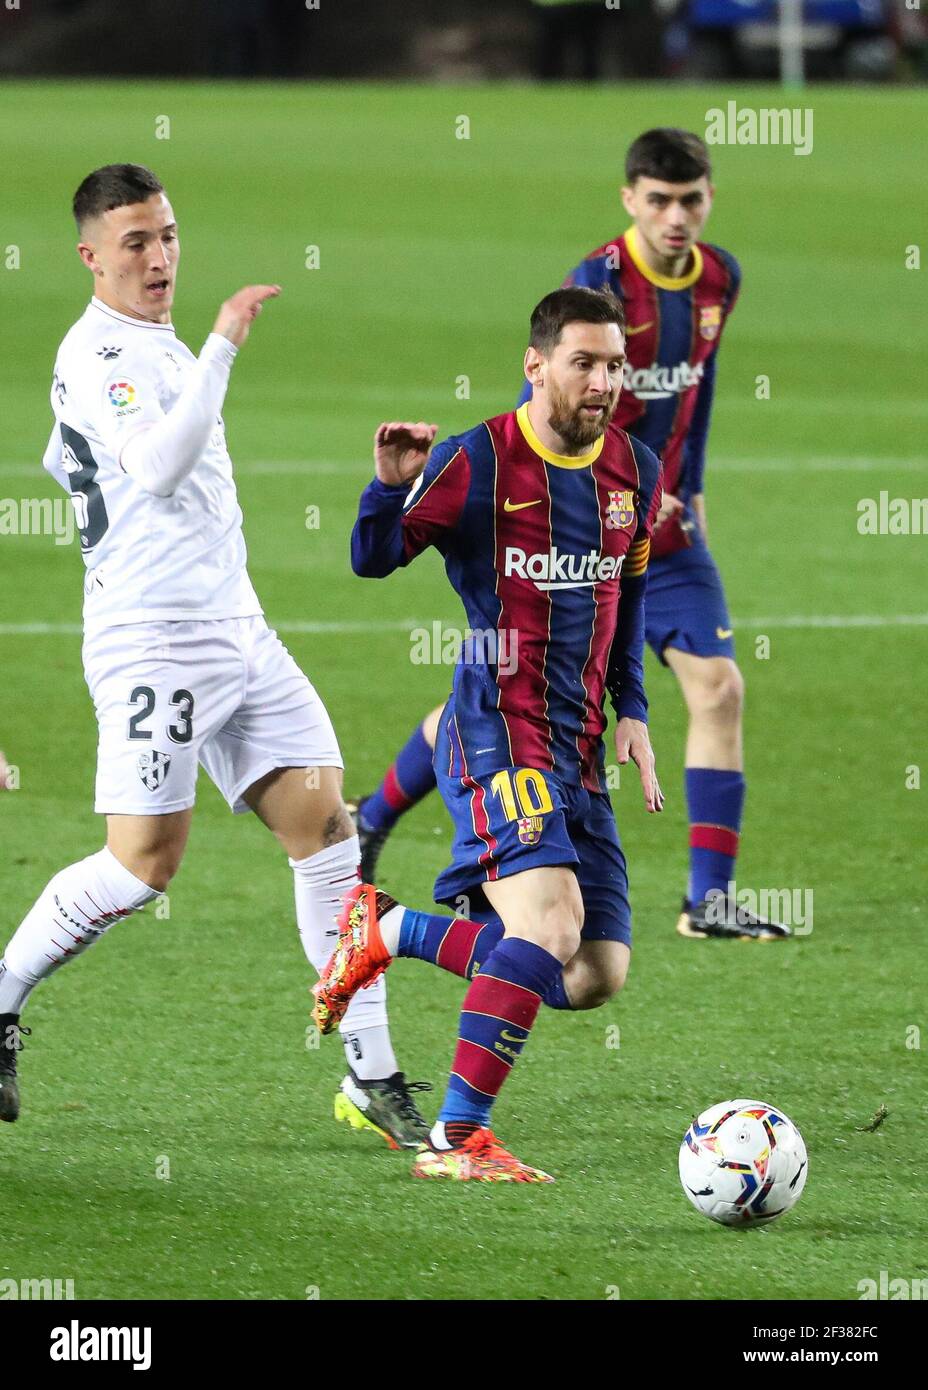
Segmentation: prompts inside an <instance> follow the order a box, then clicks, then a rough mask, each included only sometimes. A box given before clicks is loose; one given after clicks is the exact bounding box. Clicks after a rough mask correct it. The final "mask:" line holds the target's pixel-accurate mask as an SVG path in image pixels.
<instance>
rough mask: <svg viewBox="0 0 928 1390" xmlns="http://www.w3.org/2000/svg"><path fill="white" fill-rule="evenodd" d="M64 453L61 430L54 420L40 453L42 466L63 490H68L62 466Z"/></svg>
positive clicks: (66, 476)
mask: <svg viewBox="0 0 928 1390" xmlns="http://www.w3.org/2000/svg"><path fill="white" fill-rule="evenodd" d="M63 463H64V453H63V451H62V448H61V430H60V429H59V428H58V421H57V420H56V421H55V423H54V425H53V426H52V432H51V434H50V435H49V436H48V443H47V444H46V446H45V453H44V454H43V455H42V467H43V468H44V469H45V471H46V473H50V474H51V475H52V477H53V478H54V480H55V482H56V483H59V484H60V485H61V486H62V487H63V488H64V490H65V492H70V491H71V489H70V486H69V485H68V475H67V473H66V472H65V469H64V467H63Z"/></svg>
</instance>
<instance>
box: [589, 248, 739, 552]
mask: <svg viewBox="0 0 928 1390" xmlns="http://www.w3.org/2000/svg"><path fill="white" fill-rule="evenodd" d="M564 283H565V285H582V286H586V287H587V288H589V289H594V290H601V289H610V290H612V291H613V293H614V294H615V295H617V296H618V298H619V299H620V300H622V302H623V304H624V306H625V314H626V318H627V320H628V327H627V330H626V345H625V351H626V353H627V355H628V364H627V366H626V368H625V380H624V384H623V387H622V395H621V398H620V400H619V405H618V409H617V411H616V413H615V417H614V419H615V423H616V424H618V425H621V426H622V428H623V429H626V430H628V431H629V432H630V433H631V434H633V435H634V436H635V438H636V439H640V440H642V442H643V443H645V444H647V445H648V446H649V447H650V448H651V449H653V450H654V452H655V453H656V454H659V455H660V457H661V460H662V462H663V465H664V488H665V489H666V491H667V492H669V493H673V494H674V495H675V496H678V497H679V498H680V499H681V501H683V502H684V503H687V504H688V503H689V500H690V498H691V497H693V496H694V495H695V494H697V493H701V492H702V490H703V468H704V466H705V453H706V439H707V437H708V433H709V418H710V415H711V412H712V395H713V391H714V386H715V365H716V359H717V355H718V348H719V339H720V337H721V334H722V330H723V328H724V326H725V322H726V320H727V318H728V315H729V314H730V313H731V311H732V309H733V308H734V306H735V301H736V299H737V297H738V289H739V286H740V284H741V270H740V267H739V265H738V262H737V261H736V260H735V258H734V256H732V255H730V254H729V252H728V251H723V250H722V248H721V247H719V246H711V245H710V244H709V243H708V242H698V243H697V244H696V245H695V246H694V248H693V264H692V266H691V268H690V269H689V271H687V273H686V274H685V275H681V276H678V277H670V276H667V275H659V274H658V273H657V272H656V271H653V270H651V268H650V267H649V266H648V265H647V263H646V262H645V260H644V258H643V256H642V255H641V252H640V250H639V246H638V234H637V231H636V229H635V228H634V227H630V228H629V230H628V231H627V232H626V233H625V234H624V235H623V236H620V237H618V238H616V240H614V241H610V242H608V243H607V244H606V245H605V246H600V247H599V248H598V249H597V250H595V251H591V252H590V254H589V255H588V256H587V257H586V258H585V259H584V260H583V261H582V262H581V263H580V265H579V266H577V268H576V269H575V270H573V271H572V272H571V273H570V275H568V277H567V279H566V280H565V281H564ZM694 521H695V518H694V517H693V514H692V512H691V511H690V509H689V507H688V506H687V508H686V510H685V511H684V512H683V513H682V514H681V515H680V516H679V517H675V518H673V519H671V520H669V521H666V522H665V523H664V524H663V525H662V526H660V527H659V529H658V531H657V533H656V535H655V537H654V542H653V547H652V553H653V555H654V556H655V557H658V556H662V555H668V554H671V553H672V552H673V551H676V550H681V549H682V548H683V547H684V546H686V545H688V544H689V540H688V531H687V528H688V527H692V525H693V524H694ZM681 522H682V525H681Z"/></svg>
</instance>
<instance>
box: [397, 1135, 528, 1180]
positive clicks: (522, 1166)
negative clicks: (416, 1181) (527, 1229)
mask: <svg viewBox="0 0 928 1390" xmlns="http://www.w3.org/2000/svg"><path fill="white" fill-rule="evenodd" d="M412 1175H413V1177H414V1178H451V1179H452V1180H453V1181H454V1182H554V1179H553V1178H552V1177H551V1174H550V1173H543V1172H542V1170H541V1169H540V1168H530V1167H529V1165H528V1164H527V1163H522V1162H520V1160H519V1159H517V1158H516V1156H515V1154H511V1153H510V1152H509V1150H508V1149H504V1148H503V1146H502V1144H501V1143H500V1142H499V1140H498V1139H497V1137H496V1135H495V1134H494V1133H493V1131H492V1130H491V1129H475V1130H474V1131H473V1133H472V1134H469V1135H468V1136H467V1138H466V1139H465V1140H464V1142H463V1143H462V1144H458V1145H456V1146H455V1147H454V1148H453V1149H435V1148H433V1147H432V1145H431V1144H424V1145H423V1146H422V1148H421V1149H420V1150H419V1152H418V1153H417V1154H416V1157H415V1160H414V1161H413V1165H412Z"/></svg>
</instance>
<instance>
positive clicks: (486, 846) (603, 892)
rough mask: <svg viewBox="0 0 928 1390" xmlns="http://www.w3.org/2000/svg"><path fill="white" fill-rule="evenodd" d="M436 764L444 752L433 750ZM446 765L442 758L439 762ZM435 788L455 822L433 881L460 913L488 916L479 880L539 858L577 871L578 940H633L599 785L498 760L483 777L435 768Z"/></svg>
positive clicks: (619, 861) (618, 855) (620, 865)
mask: <svg viewBox="0 0 928 1390" xmlns="http://www.w3.org/2000/svg"><path fill="white" fill-rule="evenodd" d="M440 737H441V735H439V738H440ZM436 764H437V765H438V766H441V765H443V764H442V759H440V758H436ZM444 765H445V766H447V763H446V762H445V763H444ZM438 790H439V791H440V792H441V796H442V800H443V801H444V803H445V805H446V806H447V808H448V811H449V813H450V815H451V820H452V822H453V824H454V841H453V844H452V847H451V853H452V862H451V864H450V865H449V866H448V868H447V869H445V871H444V873H442V874H439V876H438V878H437V879H436V881H435V901H436V902H439V903H447V904H448V905H449V906H451V907H454V908H455V909H461V908H463V907H464V904H462V903H460V902H459V901H456V900H457V899H459V898H460V897H461V896H462V895H463V896H466V897H467V899H468V903H467V905H466V912H465V915H466V916H468V917H471V918H473V919H475V920H477V921H486V920H488V919H489V918H490V917H492V916H494V915H495V914H494V913H493V910H492V908H491V907H490V905H489V903H488V902H487V899H486V896H485V894H484V892H483V887H482V885H483V884H484V883H485V882H486V881H487V880H488V879H497V878H507V877H508V876H509V875H510V874H518V873H522V872H523V870H525V869H537V868H539V867H540V866H541V865H545V864H564V865H567V866H568V867H569V868H572V869H573V870H574V872H575V873H576V875H577V881H578V883H579V885H580V892H581V894H582V897H583V907H584V921H583V930H582V932H581V936H582V937H583V939H584V941H621V942H623V943H624V944H625V945H626V946H630V945H631V939H632V914H631V907H630V906H629V901H628V874H627V872H626V868H625V855H624V854H623V853H622V846H621V844H620V843H619V833H618V831H617V829H616V824H615V816H614V815H613V811H612V803H611V802H610V800H609V797H608V796H607V795H606V793H605V792H588V791H586V790H584V788H583V787H578V786H573V785H566V784H565V783H563V782H561V780H560V778H558V777H556V776H555V775H554V774H553V773H551V772H540V771H538V770H537V769H534V768H515V767H510V768H504V769H502V770H501V771H500V772H497V773H495V774H493V775H492V776H487V777H476V778H475V777H448V776H446V775H444V774H442V773H441V772H439V773H438Z"/></svg>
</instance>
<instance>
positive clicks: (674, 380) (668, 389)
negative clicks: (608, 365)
mask: <svg viewBox="0 0 928 1390" xmlns="http://www.w3.org/2000/svg"><path fill="white" fill-rule="evenodd" d="M704 366H705V364H704V363H703V362H697V363H696V366H695V367H692V366H690V364H689V362H678V363H677V365H676V366H675V367H660V366H658V365H657V364H656V363H655V365H654V366H651V367H626V368H625V378H624V380H623V382H622V390H623V391H630V392H631V393H632V395H633V396H634V397H635V398H636V400H639V401H662V400H665V399H666V398H667V397H668V396H679V395H680V393H681V392H682V391H688V390H689V389H690V387H691V386H698V385H699V383H700V382H701V381H702V376H703V368H704Z"/></svg>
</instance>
